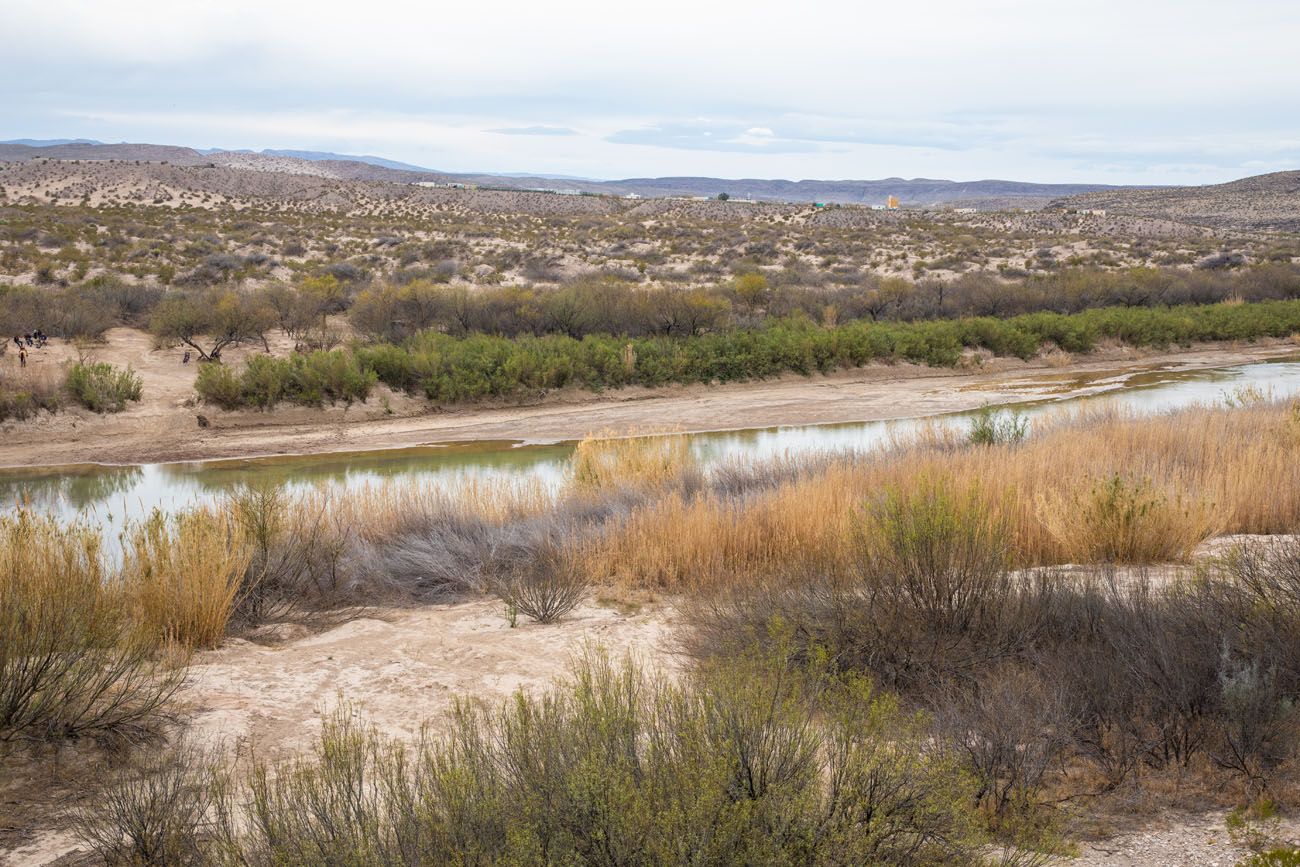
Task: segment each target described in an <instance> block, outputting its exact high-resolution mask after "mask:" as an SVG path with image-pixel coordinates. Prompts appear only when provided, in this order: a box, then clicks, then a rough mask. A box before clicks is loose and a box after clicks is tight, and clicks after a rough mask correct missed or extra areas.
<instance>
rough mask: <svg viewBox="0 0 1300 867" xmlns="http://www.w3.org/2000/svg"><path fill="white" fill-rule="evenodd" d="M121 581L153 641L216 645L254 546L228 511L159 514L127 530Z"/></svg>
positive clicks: (189, 646)
mask: <svg viewBox="0 0 1300 867" xmlns="http://www.w3.org/2000/svg"><path fill="white" fill-rule="evenodd" d="M123 541H124V545H125V549H126V550H125V553H124V561H125V562H124V565H123V580H124V583H125V585H126V588H127V592H128V593H129V594H130V597H131V600H132V603H133V605H134V608H135V616H136V618H137V619H138V621H139V624H140V628H141V630H142V631H143V632H144V634H146V635H147V636H149V637H150V638H151V639H152V640H154V641H157V642H166V643H169V644H176V645H179V646H181V647H186V648H193V647H215V646H216V645H217V644H219V643H220V642H221V639H222V638H224V637H225V635H226V626H227V624H228V623H229V621H230V617H231V614H232V613H233V612H234V610H235V607H236V605H237V603H238V601H239V594H240V591H241V589H243V586H242V585H243V580H244V577H245V575H246V573H247V571H248V567H249V562H250V559H251V557H252V552H251V549H250V547H249V546H248V544H247V541H246V539H245V538H244V536H243V532H242V529H241V527H240V526H239V524H238V523H237V522H236V521H235V520H234V519H233V518H232V517H231V516H230V515H229V514H227V513H226V512H224V511H219V510H212V509H203V508H195V509H190V510H188V511H185V512H181V513H178V514H177V515H174V516H172V517H170V518H169V517H168V516H165V515H163V514H162V513H161V512H155V513H154V514H153V516H152V517H150V518H149V519H147V520H145V521H143V522H141V523H139V524H137V525H135V526H134V527H131V528H129V529H128V531H127V532H126V534H125V536H124V540H123Z"/></svg>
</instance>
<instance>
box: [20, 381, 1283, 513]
mask: <svg viewBox="0 0 1300 867" xmlns="http://www.w3.org/2000/svg"><path fill="white" fill-rule="evenodd" d="M1243 387H1253V388H1258V389H1261V390H1263V391H1264V392H1265V393H1268V394H1272V395H1274V396H1277V397H1283V396H1288V395H1291V394H1295V393H1300V361H1293V360H1287V361H1274V362H1263V363H1258V364H1248V365H1242V366H1238V367H1229V368H1220V369H1215V370H1200V371H1167V370H1159V369H1157V370H1151V371H1144V372H1141V373H1135V374H1129V375H1118V376H1117V375H1114V374H1105V375H1099V376H1095V377H1091V378H1090V377H1080V376H1078V375H1077V374H1069V375H1064V374H1063V375H1046V376H1040V377H1036V378H1026V379H1025V380H1023V381H1022V382H1018V383H1012V384H1011V386H1010V387H1009V388H1007V389H1006V390H1007V391H1010V392H1012V393H1017V394H1024V395H1027V396H1037V397H1035V398H1034V399H1032V400H1029V401H1027V402H1025V401H1022V402H1019V403H1018V405H1019V406H1021V407H1022V408H1024V410H1025V412H1026V413H1027V414H1029V415H1030V416H1031V417H1033V416H1035V415H1039V414H1041V413H1044V412H1049V411H1052V410H1054V409H1056V408H1059V407H1062V406H1071V407H1073V406H1088V405H1100V404H1109V405H1118V406H1121V407H1126V408H1131V409H1134V410H1138V411H1141V412H1149V413H1155V412H1163V411H1167V410H1170V409H1175V408H1178V407H1183V406H1188V405H1190V404H1195V403H1221V402H1222V401H1223V400H1224V398H1225V396H1226V395H1228V394H1230V393H1232V392H1233V391H1234V390H1236V389H1240V388H1243ZM969 415H970V414H969V413H952V414H948V415H944V416H938V417H934V418H932V419H926V420H922V419H915V418H913V419H900V420H894V421H878V422H857V423H849V424H826V425H806V426H792V427H776V428H763V429H754V430H742V431H728V432H720V433H703V434H692V435H690V441H691V448H692V450H693V451H694V453H695V455H696V457H697V458H698V459H699V460H700V461H701V462H702V463H703V464H705V465H709V464H716V463H719V462H723V461H729V460H761V459H764V458H772V457H778V456H783V455H797V454H801V453H809V452H826V451H847V450H863V449H868V448H872V447H875V446H878V445H879V444H881V443H882V442H884V441H886V440H887V439H888V438H889V437H890V436H891V435H897V434H906V433H907V432H908V431H911V430H914V429H916V428H917V427H918V426H919V425H920V424H922V423H929V422H930V421H938V422H939V423H943V424H953V425H961V426H965V425H966V424H967V419H968V418H969ZM572 450H573V443H571V442H566V443H550V444H535V443H524V442H519V441H514V440H485V441H479V442H464V443H447V444H440V445H431V446H422V447H418V448H405V449H392V450H385V451H369V452H340V453H332V454H318V455H305V456H300V457H278V458H253V459H247V460H224V461H206V462H190V463H174V464H148V465H144V466H132V467H102V466H95V465H78V466H63V467H49V468H39V469H32V470H0V497H3V499H4V501H6V502H9V503H14V504H17V503H27V504H30V505H31V506H32V507H33V508H37V509H40V510H43V511H47V512H50V513H53V514H56V515H60V516H62V517H65V518H71V517H76V516H83V517H86V518H88V519H89V520H91V521H94V522H96V523H99V524H101V525H103V526H104V527H105V529H106V530H110V531H112V530H115V529H117V528H119V527H120V526H121V525H122V522H123V521H124V520H128V519H132V518H137V517H142V516H144V515H147V514H148V513H149V512H150V511H152V510H153V509H155V508H161V509H164V510H174V509H177V508H180V507H183V506H186V505H190V504H194V503H201V502H207V501H211V500H214V499H216V498H218V497H219V496H220V495H221V494H223V493H224V492H226V491H228V490H230V489H232V488H234V487H236V486H238V485H240V484H244V483H248V482H253V481H256V482H258V483H262V484H264V483H267V482H273V483H276V484H282V485H286V486H288V487H289V488H290V489H305V488H309V487H312V486H316V485H321V486H325V487H329V488H354V487H360V486H363V485H366V484H371V483H376V482H382V481H384V480H386V479H403V480H418V481H421V482H428V483H432V484H435V485H437V484H452V483H455V482H459V481H462V480H465V479H491V478H509V479H530V478H535V479H539V480H541V481H542V482H543V483H547V484H558V482H559V481H560V479H561V478H562V477H563V469H564V463H565V461H566V459H567V458H568V456H569V454H570V453H571V452H572Z"/></svg>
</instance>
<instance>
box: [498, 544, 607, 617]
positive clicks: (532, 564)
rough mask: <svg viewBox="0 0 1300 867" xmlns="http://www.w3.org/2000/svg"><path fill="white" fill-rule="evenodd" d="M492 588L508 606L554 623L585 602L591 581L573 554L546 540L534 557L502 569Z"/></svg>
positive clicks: (526, 614) (528, 615)
mask: <svg viewBox="0 0 1300 867" xmlns="http://www.w3.org/2000/svg"><path fill="white" fill-rule="evenodd" d="M491 588H492V592H493V593H495V594H496V595H497V596H499V597H500V598H501V601H503V602H505V604H506V606H507V608H508V609H510V610H513V611H518V612H520V613H522V614H524V615H525V616H527V617H530V618H532V619H533V620H536V621H537V622H538V623H554V622H555V621H557V620H559V619H561V618H562V617H564V616H565V615H566V614H568V613H569V612H571V611H573V609H575V608H577V607H578V605H579V604H581V603H582V600H583V599H585V598H586V597H587V594H588V593H589V591H590V584H589V581H588V579H587V575H586V574H585V573H584V572H583V570H582V568H581V566H580V564H578V563H577V562H575V560H574V559H573V557H572V556H571V555H569V554H568V553H567V552H565V551H564V550H563V549H561V548H559V547H558V546H557V545H555V544H554V543H547V544H544V545H543V546H541V547H540V548H539V549H538V550H537V551H536V552H534V554H533V556H532V557H531V558H529V559H527V560H523V561H519V562H516V563H514V564H512V565H511V566H509V567H507V568H506V569H504V570H502V573H501V574H500V575H499V576H498V577H496V578H494V579H493V580H492V582H491Z"/></svg>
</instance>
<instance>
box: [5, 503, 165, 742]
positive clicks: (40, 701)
mask: <svg viewBox="0 0 1300 867" xmlns="http://www.w3.org/2000/svg"><path fill="white" fill-rule="evenodd" d="M133 614H134V612H133V611H132V608H131V605H130V600H129V599H128V598H127V597H126V595H125V594H123V593H122V592H121V589H120V586H119V585H117V584H116V583H115V582H113V581H112V580H110V573H109V569H108V566H107V564H106V561H105V558H104V556H103V554H102V552H101V550H100V538H99V534H98V533H97V532H95V531H94V530H91V529H90V528H88V527H85V526H83V525H73V526H60V525H59V524H57V523H56V522H55V521H54V520H53V519H49V518H41V517H37V516H35V515H33V514H31V513H29V512H26V511H21V510H20V511H18V512H16V513H14V514H11V515H8V516H4V517H0V750H2V749H3V748H4V747H6V746H10V745H13V744H15V743H23V742H32V741H39V740H49V739H57V738H69V737H80V736H88V735H89V736H96V737H105V738H119V739H120V738H127V739H132V738H136V737H139V736H142V735H144V734H146V733H148V732H149V731H152V730H153V728H154V726H155V724H156V723H157V721H158V719H159V718H160V716H161V715H162V714H163V712H164V711H165V709H166V706H167V704H168V701H169V700H170V698H171V697H172V695H173V693H175V691H176V689H177V688H178V687H179V686H180V683H181V680H182V678H183V671H182V670H181V669H177V668H168V667H166V666H164V665H163V664H161V663H160V661H159V660H158V659H157V656H156V654H155V653H154V645H153V643H152V642H150V641H147V640H145V639H144V637H143V636H142V635H141V634H140V632H139V630H138V629H137V627H136V623H135V619H134V616H133Z"/></svg>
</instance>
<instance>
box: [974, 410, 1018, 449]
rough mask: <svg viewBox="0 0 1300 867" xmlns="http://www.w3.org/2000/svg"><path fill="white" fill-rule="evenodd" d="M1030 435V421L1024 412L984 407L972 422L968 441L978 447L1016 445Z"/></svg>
mask: <svg viewBox="0 0 1300 867" xmlns="http://www.w3.org/2000/svg"><path fill="white" fill-rule="evenodd" d="M1028 435H1029V419H1027V418H1025V414H1024V413H1023V412H1020V411H1018V410H1008V411H1000V410H997V409H995V408H993V407H991V406H983V407H980V409H979V410H978V411H977V412H976V413H975V415H974V416H973V417H972V418H971V420H970V432H969V433H968V434H967V439H968V440H969V441H970V443H971V444H972V445H977V446H993V445H1015V444H1017V443H1021V442H1024V440H1025V437H1027V436H1028Z"/></svg>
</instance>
